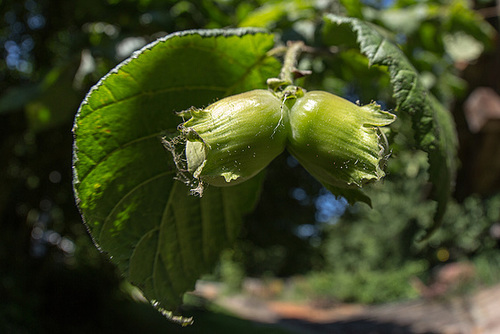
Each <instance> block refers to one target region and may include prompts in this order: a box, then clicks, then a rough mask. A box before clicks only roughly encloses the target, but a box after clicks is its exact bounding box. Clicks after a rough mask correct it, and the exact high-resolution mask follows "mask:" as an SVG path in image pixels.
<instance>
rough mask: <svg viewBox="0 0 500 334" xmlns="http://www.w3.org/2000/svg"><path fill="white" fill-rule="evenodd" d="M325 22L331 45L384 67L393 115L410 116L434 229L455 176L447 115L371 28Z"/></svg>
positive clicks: (350, 21) (348, 21)
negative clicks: (351, 48)
mask: <svg viewBox="0 0 500 334" xmlns="http://www.w3.org/2000/svg"><path fill="white" fill-rule="evenodd" d="M325 21H326V23H327V24H326V27H325V32H326V34H327V36H328V35H331V36H329V38H330V39H329V40H330V42H331V43H332V44H333V43H340V44H348V45H349V44H350V45H353V44H354V45H356V46H357V47H358V48H359V50H360V51H361V53H362V54H364V55H365V56H366V57H367V58H368V60H369V63H370V65H379V66H386V67H387V69H388V72H389V75H390V78H391V84H392V88H393V95H394V98H395V99H396V102H397V112H398V113H407V114H409V115H410V117H411V120H412V125H413V129H414V136H415V140H416V143H417V145H418V148H419V149H422V150H423V151H425V152H427V153H428V157H429V181H430V182H431V183H432V184H433V191H432V199H434V200H435V201H437V209H436V212H435V215H434V227H432V228H431V229H434V228H436V227H437V226H438V225H439V224H440V221H441V220H442V218H443V215H444V213H445V211H446V205H447V202H448V200H449V198H450V195H451V190H452V187H453V185H454V180H455V173H456V156H455V155H456V148H457V136H456V133H455V127H454V121H453V119H452V116H451V114H450V113H449V112H448V110H446V108H445V107H444V106H443V105H442V104H441V103H439V101H438V100H437V99H436V98H435V97H434V96H433V95H432V94H430V93H429V92H428V91H427V90H426V89H425V88H424V86H423V85H422V82H421V81H420V78H419V75H418V73H417V71H416V70H415V68H414V67H413V66H412V65H411V63H410V62H409V60H408V59H407V58H406V56H405V55H404V54H403V52H402V51H401V50H400V49H399V48H398V47H397V46H396V45H395V44H394V43H392V42H391V41H389V40H388V39H387V38H385V37H383V36H382V35H381V34H380V33H379V32H378V30H377V29H376V27H375V26H373V25H371V24H370V23H367V22H364V21H361V20H359V19H356V18H346V17H339V16H336V15H327V16H326V17H325ZM327 38H328V37H327ZM429 232H430V231H429Z"/></svg>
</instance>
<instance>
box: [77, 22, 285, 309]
mask: <svg viewBox="0 0 500 334" xmlns="http://www.w3.org/2000/svg"><path fill="white" fill-rule="evenodd" d="M273 44H274V38H273V35H271V34H269V33H266V32H264V31H261V30H255V29H234V30H210V31H209V30H200V31H186V32H181V33H176V34H171V35H168V36H166V37H164V38H161V39H159V40H158V41H156V42H154V43H152V44H150V45H148V46H146V47H145V48H143V49H142V50H141V51H139V52H137V53H135V54H134V55H132V56H131V57H130V58H129V59H127V60H126V61H124V62H123V63H122V64H120V65H119V66H118V67H116V68H115V69H114V70H112V71H111V72H110V73H109V74H108V75H107V76H105V77H104V78H103V79H101V81H100V82H99V83H98V84H97V85H96V86H94V88H93V89H92V90H91V91H90V92H89V94H88V96H87V97H86V99H85V100H84V102H83V103H82V105H81V107H80V109H79V112H78V114H77V116H76V119H75V123H74V134H75V143H74V166H73V167H74V189H75V194H76V197H77V202H78V206H79V208H80V211H81V213H82V216H83V218H84V221H85V223H86V224H87V226H88V228H89V231H90V233H91V235H92V237H93V239H94V241H95V243H96V245H98V247H99V248H100V249H101V250H102V251H104V252H106V253H107V254H108V255H109V256H110V258H111V259H112V260H113V262H114V263H115V264H116V265H117V266H118V268H119V269H120V270H121V271H122V272H123V274H124V275H125V276H126V277H127V279H129V280H130V281H132V282H133V283H134V284H135V285H137V286H138V287H139V288H141V290H142V291H143V292H144V295H145V296H146V298H147V299H148V300H150V301H151V302H152V303H153V304H154V305H155V306H156V307H158V308H160V309H167V310H173V311H175V310H176V308H177V307H178V306H180V305H181V303H182V296H183V294H184V293H185V292H186V291H189V290H193V289H194V284H195V282H196V280H197V279H198V278H199V277H200V276H201V275H202V274H204V273H207V272H209V271H210V270H211V269H212V267H213V266H214V264H215V263H216V261H217V259H218V256H219V253H220V252H221V251H222V250H223V249H224V248H226V247H228V246H229V245H230V244H231V243H232V241H233V240H234V239H235V237H236V236H237V235H238V232H239V228H240V224H241V218H242V215H243V214H244V213H246V212H248V211H249V210H251V209H252V208H253V206H254V204H255V202H256V199H257V197H258V194H259V187H260V183H261V181H262V177H255V178H254V179H252V180H250V181H248V182H245V183H243V184H241V185H238V186H234V187H230V188H225V189H222V188H215V187H209V188H208V189H207V190H206V192H205V194H204V196H203V197H202V198H198V197H194V196H190V195H189V188H188V187H187V186H185V185H184V184H183V183H181V182H179V181H176V180H174V176H175V174H176V170H175V165H174V163H173V161H172V156H171V155H170V153H169V152H168V151H166V150H165V149H164V148H163V146H162V143H161V137H162V136H164V135H166V134H168V133H175V131H176V127H177V125H178V124H179V123H181V121H182V119H181V118H180V117H179V116H177V115H176V114H175V112H176V111H181V110H184V109H187V108H189V107H191V106H196V107H203V106H206V105H208V104H210V103H212V102H213V101H214V100H216V99H218V98H221V97H224V96H228V95H232V94H235V93H239V92H242V91H247V90H250V89H255V88H263V87H265V83H266V79H267V78H268V77H273V76H276V75H277V73H279V70H280V64H279V62H278V61H277V60H276V59H274V58H271V57H268V56H267V55H266V53H267V52H268V51H269V50H270V49H271V48H272V47H273Z"/></svg>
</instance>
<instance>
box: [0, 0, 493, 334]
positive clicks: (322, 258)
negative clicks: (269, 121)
mask: <svg viewBox="0 0 500 334" xmlns="http://www.w3.org/2000/svg"><path fill="white" fill-rule="evenodd" d="M498 12H499V8H498V6H497V4H496V3H495V1H492V0H477V1H475V2H469V1H465V0H464V1H461V0H457V1H454V0H429V1H416V0H394V1H392V0H342V1H340V2H339V1H334V0H316V1H312V0H293V1H264V0H253V1H239V0H217V1H208V0H197V1H195V0H193V1H167V0H107V1H102V0H99V1H98V0H86V1H62V0H50V1H49V0H21V1H19V0H15V1H14V0H0V13H1V14H2V15H1V17H0V20H2V24H1V25H0V46H1V49H0V52H1V61H0V120H1V121H0V139H1V141H0V156H1V159H0V168H1V169H0V171H1V173H0V222H1V232H2V233H1V234H0V331H1V332H5V333H34V332H36V333H43V332H47V333H48V332H50V333H59V332H65V333H66V332H70V333H80V332H81V333H86V332H89V331H93V332H106V331H109V330H113V331H118V330H120V331H121V332H126V333H127V332H130V333H135V332H138V331H139V330H140V331H150V332H159V331H160V330H165V329H167V328H168V329H169V330H171V331H173V330H176V329H172V328H171V327H170V324H168V323H167V322H166V321H163V319H162V318H161V316H160V315H158V314H156V311H154V310H153V309H152V308H150V307H149V306H148V305H143V304H140V303H137V302H136V301H135V299H140V297H137V296H136V294H135V290H134V289H132V288H131V287H130V286H129V285H127V284H126V283H124V282H123V281H122V279H121V278H120V277H119V275H118V274H117V272H116V270H115V269H114V268H113V267H112V266H111V264H110V263H109V262H108V261H107V259H105V258H104V256H102V255H101V254H100V253H99V252H98V250H97V249H96V248H95V247H94V246H93V244H92V242H91V239H90V237H89V235H88V234H87V232H86V229H85V227H84V225H83V224H82V222H81V219H80V217H79V213H78V211H77V209H76V207H75V204H74V199H73V193H72V186H71V181H72V175H71V151H72V135H71V127H72V121H73V117H74V114H75V112H76V110H77V109H78V106H79V103H80V102H81V101H82V99H83V98H84V96H85V94H86V93H87V91H88V90H89V89H90V87H91V86H92V85H93V84H95V83H96V82H97V81H98V80H99V78H101V77H102V76H103V75H105V74H106V73H107V72H108V71H109V70H110V69H111V68H112V67H114V66H115V65H117V64H118V63H119V62H120V61H121V60H123V59H125V58H126V57H128V56H129V55H130V54H131V53H132V52H133V51H134V50H137V49H139V48H140V47H142V46H144V45H146V44H147V43H149V42H151V41H153V40H155V39H156V38H158V37H160V36H164V35H166V34H168V33H172V32H175V31H180V30H186V29H197V28H225V27H238V26H239V27H243V26H258V27H263V28H268V29H270V30H272V31H273V32H275V33H276V36H277V40H278V42H284V41H287V40H304V41H305V42H306V44H307V45H308V46H310V47H311V50H310V51H311V52H308V53H306V54H304V56H303V57H302V59H301V62H300V67H301V68H304V69H311V70H313V74H312V75H310V76H308V77H306V78H304V79H301V80H302V81H301V82H300V84H302V85H304V87H306V88H307V89H310V90H312V89H322V90H327V91H330V92H333V93H336V94H339V95H342V96H344V97H346V98H348V99H350V100H353V101H357V100H359V101H360V102H361V103H368V102H370V101H371V100H376V101H378V102H379V103H381V104H382V105H383V107H384V108H386V109H391V108H394V101H393V100H392V97H391V91H390V89H388V88H387V87H388V82H389V78H388V76H387V74H386V72H385V70H384V69H383V68H377V67H373V68H370V69H368V62H367V60H366V59H365V58H364V57H362V56H360V55H359V54H358V53H356V52H354V51H349V50H340V49H338V48H325V47H324V45H323V43H322V41H323V40H324V38H326V37H325V36H324V34H323V31H322V16H323V15H324V14H325V13H337V14H344V15H349V16H354V17H359V18H362V19H364V20H367V21H370V22H373V23H375V24H377V25H378V28H377V29H380V30H381V31H382V32H383V33H384V34H385V35H386V36H387V37H388V38H390V39H391V40H393V41H394V42H396V43H397V44H398V45H399V46H400V47H401V49H402V50H403V51H404V52H405V54H406V56H407V57H408V58H409V59H410V60H411V61H412V63H413V64H414V66H415V67H416V68H417V70H418V71H419V72H420V74H421V75H422V77H423V78H424V82H425V84H426V86H427V88H428V89H429V90H430V91H432V92H433V93H434V94H435V95H436V96H437V97H438V98H439V99H440V100H441V102H443V103H444V104H445V105H446V106H447V107H448V108H449V109H450V110H451V111H452V113H453V116H454V118H455V121H456V126H457V132H458V135H459V142H460V149H459V152H458V153H459V154H458V155H459V160H460V169H459V171H458V175H457V181H456V188H455V192H454V196H453V197H454V199H453V202H452V203H451V204H450V206H449V210H448V212H447V214H446V217H445V219H444V223H443V226H442V227H441V229H440V230H438V232H437V233H436V234H434V235H433V236H432V237H431V238H430V240H428V242H425V243H416V242H415V238H416V237H417V236H418V235H419V233H421V232H422V229H423V228H425V227H427V226H429V224H430V219H431V216H432V210H433V208H434V205H435V204H434V203H433V202H431V201H429V200H428V199H427V197H428V193H429V187H428V185H427V184H426V182H425V180H426V166H427V165H426V158H425V156H424V155H423V154H422V153H421V152H418V151H415V150H414V149H413V143H412V139H411V135H409V134H410V133H411V130H410V126H409V124H408V122H407V120H405V117H400V121H399V122H398V123H397V125H396V126H395V127H394V128H393V129H392V131H391V132H390V133H388V134H387V135H388V137H389V140H390V141H391V143H392V144H393V145H392V147H393V152H392V158H391V159H390V161H389V164H388V176H387V178H386V180H385V181H384V182H383V183H381V184H378V185H376V186H373V187H371V188H370V189H369V190H368V191H369V192H370V194H371V196H372V201H373V203H374V205H373V207H374V209H369V208H368V207H366V206H363V205H355V206H351V207H349V206H347V205H346V202H345V201H344V200H343V199H341V198H340V199H339V198H335V197H334V196H333V195H331V194H330V193H328V192H326V191H325V190H324V189H322V188H321V186H320V184H319V183H317V182H316V181H315V180H314V179H313V178H312V177H311V176H309V175H308V174H307V173H306V172H305V171H304V170H303V169H302V168H301V167H300V166H299V165H298V163H297V161H296V160H295V159H293V158H292V157H290V156H289V155H288V154H286V153H284V154H283V155H282V156H280V157H279V158H278V159H276V160H275V161H274V162H273V163H272V164H271V166H270V168H269V171H268V174H267V179H266V182H265V184H264V189H263V192H262V198H261V201H260V203H259V205H258V207H257V209H256V211H255V212H254V213H252V214H251V215H249V216H248V217H247V220H246V223H245V226H244V227H243V230H242V235H241V240H239V242H238V244H237V245H236V246H235V249H234V251H231V252H228V253H224V255H223V257H222V261H221V265H220V266H219V267H218V268H216V270H215V271H214V274H213V275H211V276H210V277H211V278H212V279H214V278H215V279H222V280H224V281H226V282H227V283H228V286H229V287H230V288H231V289H233V290H234V289H238V288H239V287H240V286H241V281H242V280H243V279H244V277H246V276H252V277H261V278H262V277H264V278H270V277H278V278H287V277H296V278H297V279H296V280H295V282H296V284H295V287H294V291H295V292H294V295H295V296H296V297H297V296H298V297H301V298H315V297H325V296H326V297H327V298H331V300H334V301H340V302H344V301H348V302H363V303H376V302H386V301H391V300H397V299H402V298H412V297H416V296H418V295H419V294H422V291H419V290H418V289H415V285H412V284H411V282H412V280H413V279H414V278H418V279H419V280H420V281H421V282H424V283H425V284H427V283H428V284H430V282H432V279H433V277H435V276H434V273H435V272H436V270H437V269H439V268H440V267H443V265H446V264H448V263H453V262H459V261H467V262H470V263H473V264H474V266H475V268H476V269H475V270H476V273H477V275H476V276H477V277H476V281H477V283H478V284H493V283H497V282H498V281H499V280H500V254H499V238H500V232H499V229H500V228H499V219H500V213H499V210H500V191H499V190H500V162H499V158H498V157H499V156H500V151H499V150H500V149H499V147H498V146H499V145H498V142H499V140H500V126H499V119H500V116H498V110H497V113H496V114H495V113H494V112H491V113H486V115H487V116H484V115H483V114H484V113H483V114H481V113H479V112H478V113H479V114H481V115H483V116H481V115H479V116H477V115H476V116H470V115H475V114H473V112H471V113H469V114H467V112H465V111H464V110H466V109H467V105H468V102H470V98H471V96H472V95H473V93H474V92H476V91H477V89H478V88H481V87H488V88H490V89H491V90H492V91H493V92H494V94H497V95H493V96H498V93H499V92H500V81H499V80H498V76H499V75H500V46H499V45H500V44H499V40H498V36H497V35H496V32H497V31H498V27H499V21H498ZM489 96H491V95H489ZM492 99H494V97H492V98H490V99H489V100H488V99H487V101H486V102H484V100H481V101H483V102H484V103H483V104H480V105H479V106H478V105H477V104H476V105H475V106H476V107H475V108H476V109H478V108H479V109H481V108H482V109H481V110H483V109H488V108H489V107H488V106H491V105H494V101H493V102H492ZM490 109H491V108H490ZM490 109H488V110H490ZM493 109H494V108H493ZM473 110H474V109H473ZM488 115H489V116H488ZM495 115H496V116H495ZM480 116H481V117H482V118H481V122H482V123H481V124H483V126H482V127H481V128H479V129H478V128H471V127H470V124H471V119H472V118H471V117H480ZM495 143H496V144H495ZM195 312H196V311H195ZM214 314H217V316H216V315H214ZM201 320H202V321H201V322H202V323H203V321H205V323H209V324H210V326H211V327H210V328H218V327H217V326H219V327H220V326H221V323H224V326H225V327H226V329H228V328H229V330H230V329H231V328H232V327H231V326H233V325H232V324H234V326H236V327H237V326H238V320H235V319H234V318H232V317H230V316H227V315H224V314H222V313H220V312H219V313H217V312H215V313H213V314H212V315H207V316H206V318H203V316H201ZM236 327H235V328H236ZM207 328H208V327H205V329H207ZM190 331H193V332H194V331H196V328H192V329H190ZM205 332H209V331H205ZM219 332H220V331H219Z"/></svg>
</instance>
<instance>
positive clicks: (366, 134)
mask: <svg viewBox="0 0 500 334" xmlns="http://www.w3.org/2000/svg"><path fill="white" fill-rule="evenodd" d="M395 118H396V116H394V115H393V114H391V113H388V112H385V111H382V110H381V109H380V106H378V105H377V104H375V103H372V104H369V105H365V106H359V105H356V104H354V103H351V102H349V101H347V100H345V99H343V98H341V97H338V96H336V95H333V94H330V93H327V92H322V91H311V92H307V93H305V94H304V96H303V97H299V98H298V99H297V100H296V102H295V104H294V105H293V106H292V107H291V109H290V115H289V122H290V131H289V135H288V145H287V149H288V150H289V152H290V153H291V154H292V155H293V156H294V157H295V158H296V159H297V160H298V161H299V162H300V164H301V165H302V166H303V167H304V168H305V169H306V170H307V171H308V172H309V173H310V174H311V175H313V176H314V177H315V178H316V179H317V180H319V181H320V182H321V183H322V184H323V185H324V186H325V187H326V188H327V189H329V190H330V191H332V192H333V193H334V194H336V195H342V196H344V197H345V198H346V199H347V200H348V201H349V202H351V203H353V202H354V201H364V202H367V203H369V198H368V197H367V196H366V195H364V194H363V193H362V192H361V191H360V188H361V186H362V185H363V184H365V183H368V182H372V181H376V180H379V179H380V178H382V177H383V176H384V171H383V170H382V165H383V164H384V162H385V159H386V157H387V152H386V145H384V142H383V141H382V138H381V137H382V136H383V134H382V133H381V131H380V129H379V128H378V127H381V126H385V125H388V124H390V123H392V122H393V121H394V120H395Z"/></svg>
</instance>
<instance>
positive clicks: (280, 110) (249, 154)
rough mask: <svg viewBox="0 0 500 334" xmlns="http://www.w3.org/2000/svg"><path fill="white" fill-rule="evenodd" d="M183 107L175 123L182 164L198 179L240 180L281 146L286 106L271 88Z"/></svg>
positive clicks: (214, 181)
mask: <svg viewBox="0 0 500 334" xmlns="http://www.w3.org/2000/svg"><path fill="white" fill-rule="evenodd" d="M189 113H190V115H191V119H189V120H188V121H186V122H185V123H183V124H181V126H180V129H181V130H182V133H183V135H184V137H185V138H186V139H187V142H186V149H185V154H186V160H187V169H188V171H189V172H190V173H192V175H193V176H194V178H196V179H198V180H200V181H202V182H204V183H208V184H210V185H214V186H229V185H235V184H238V183H241V182H244V181H246V180H248V179H250V178H251V177H253V176H255V175H256V174H257V173H259V172H260V171H261V170H262V169H264V168H265V167H266V166H267V165H268V164H269V163H270V162H271V161H272V160H273V159H274V158H275V157H276V156H277V155H279V154H280V153H281V152H283V150H284V149H285V145H286V140H287V127H288V126H287V122H288V120H287V118H288V108H287V107H286V106H285V105H284V104H283V103H281V100H280V99H279V98H278V97H277V96H276V95H275V94H274V93H272V92H271V91H268V90H253V91H249V92H246V93H242V94H238V95H233V96H230V97H226V98H224V99H221V100H219V101H217V102H215V103H213V104H211V105H209V106H208V107H206V108H205V109H191V110H189Z"/></svg>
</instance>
